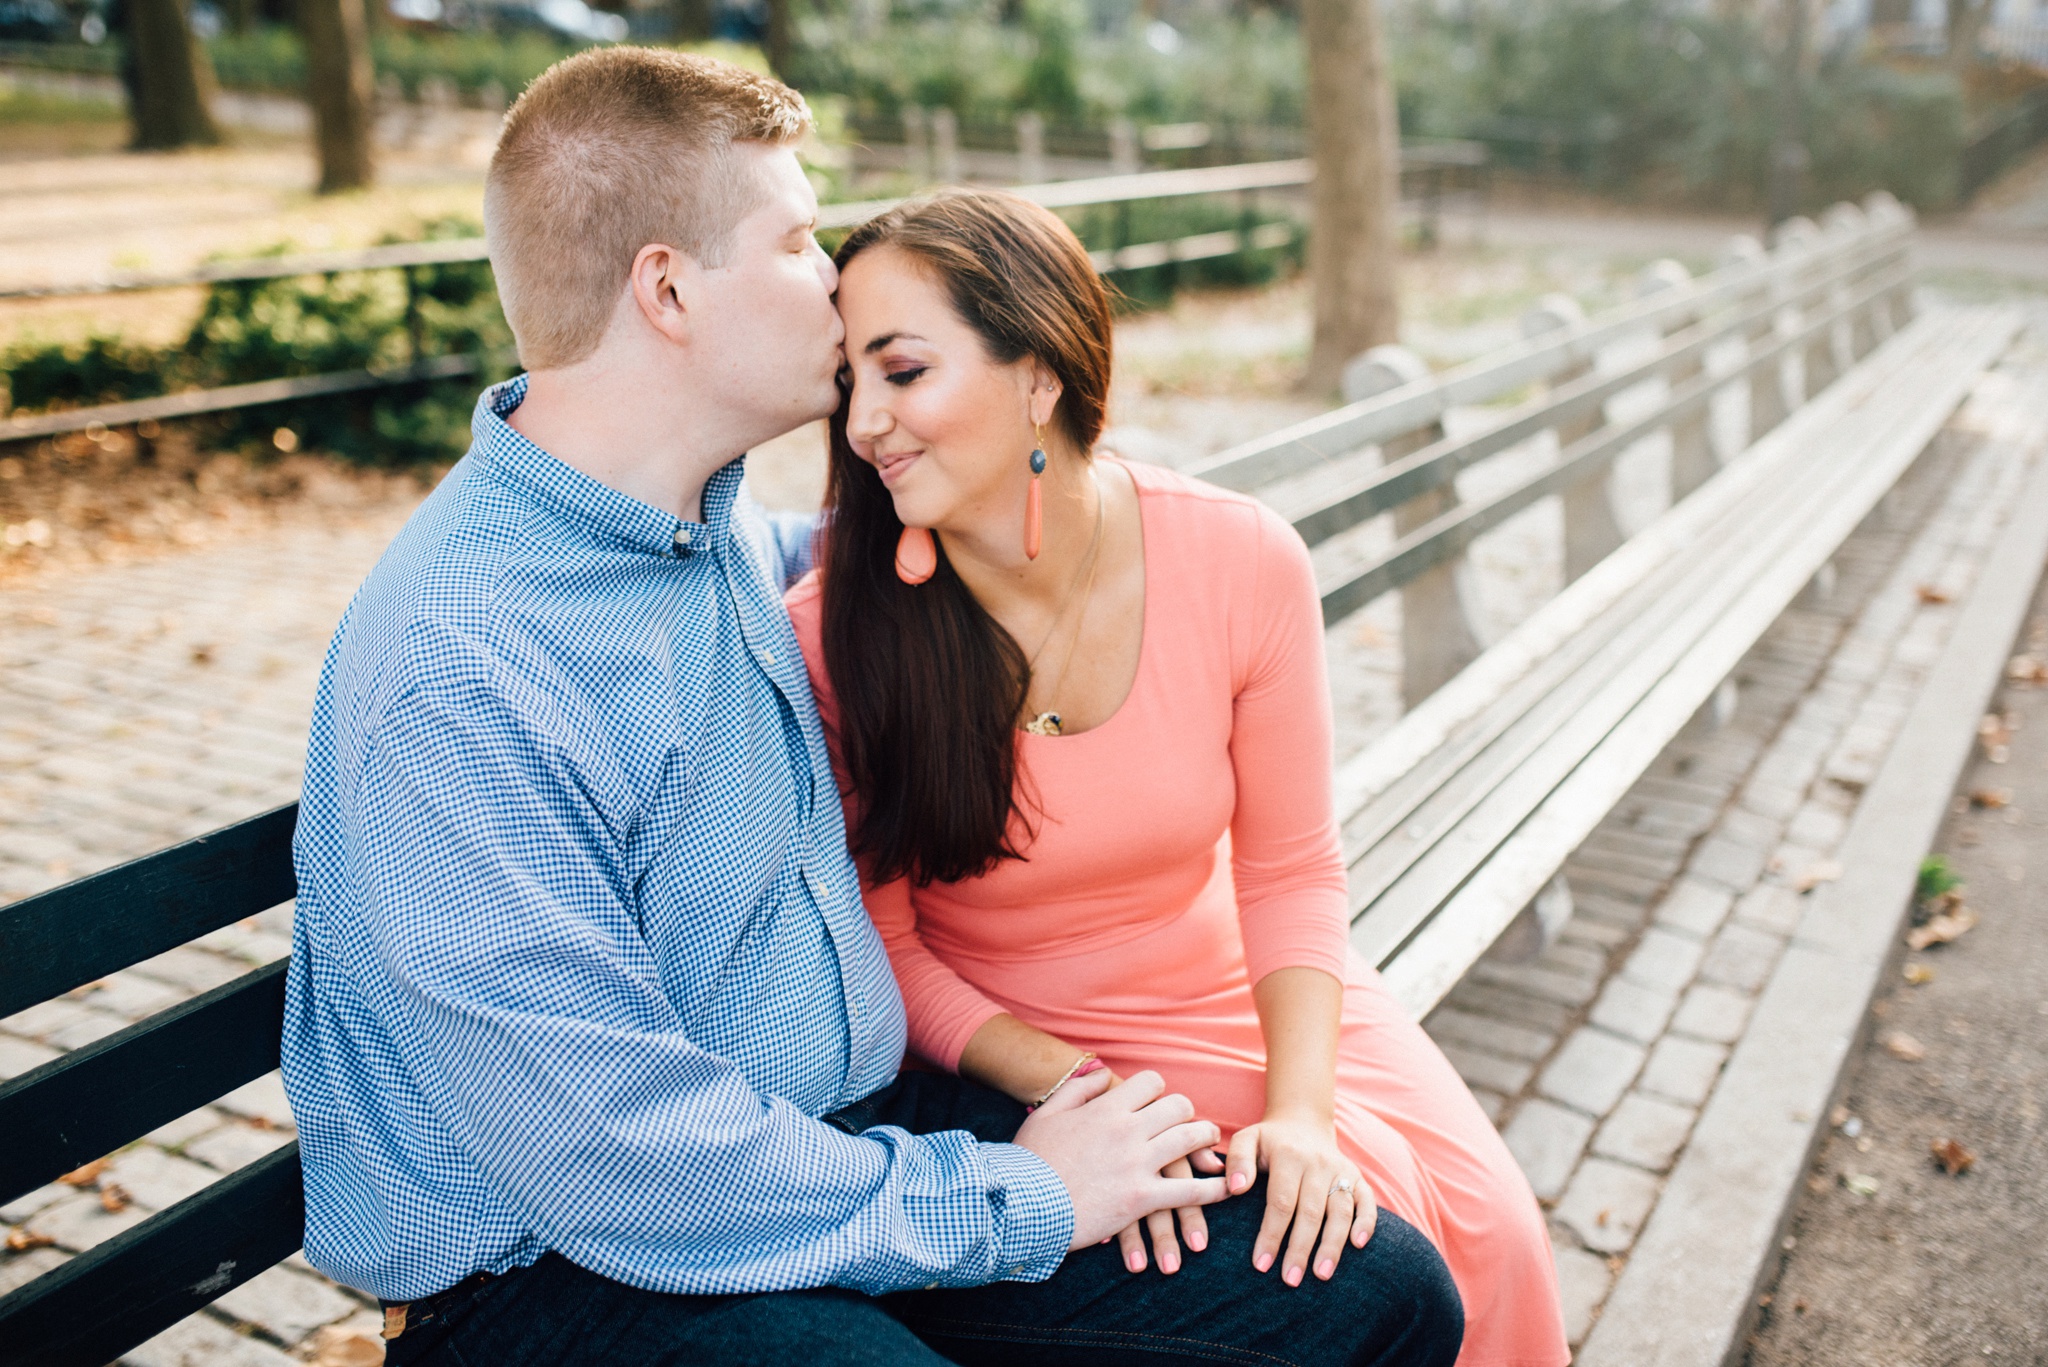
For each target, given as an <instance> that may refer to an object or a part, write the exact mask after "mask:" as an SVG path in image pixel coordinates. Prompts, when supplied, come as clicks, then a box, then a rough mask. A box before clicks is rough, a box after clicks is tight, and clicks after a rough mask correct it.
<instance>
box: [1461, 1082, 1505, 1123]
mask: <svg viewBox="0 0 2048 1367" xmlns="http://www.w3.org/2000/svg"><path fill="white" fill-rule="evenodd" d="M1465 1090H1467V1091H1469V1092H1471V1093H1472V1099H1473V1100H1474V1101H1476V1102H1478V1103H1479V1109H1480V1110H1482V1111H1484V1112H1485V1113H1486V1118H1487V1119H1488V1120H1490V1121H1492V1122H1493V1126H1494V1128H1495V1129H1499V1128H1500V1113H1501V1112H1502V1111H1504V1110H1506V1109H1507V1106H1508V1099H1507V1098H1506V1097H1504V1096H1502V1095H1501V1094H1500V1093H1499V1092H1490V1091H1488V1090H1487V1089H1486V1088H1484V1087H1473V1086H1471V1085H1469V1084H1468V1085H1467V1086H1466V1089H1465Z"/></svg>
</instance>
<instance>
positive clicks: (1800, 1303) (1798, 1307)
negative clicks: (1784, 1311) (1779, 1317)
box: [1792, 1296, 1809, 1315]
mask: <svg viewBox="0 0 2048 1367" xmlns="http://www.w3.org/2000/svg"><path fill="white" fill-rule="evenodd" d="M1808 1308H1809V1307H1808V1306H1807V1303H1806V1297H1804V1296H1800V1297H1798V1298H1797V1299H1796V1300H1794V1301H1793V1302H1792V1313H1793V1314H1795V1315H1803V1314H1805V1313H1806V1312H1807V1309H1808Z"/></svg>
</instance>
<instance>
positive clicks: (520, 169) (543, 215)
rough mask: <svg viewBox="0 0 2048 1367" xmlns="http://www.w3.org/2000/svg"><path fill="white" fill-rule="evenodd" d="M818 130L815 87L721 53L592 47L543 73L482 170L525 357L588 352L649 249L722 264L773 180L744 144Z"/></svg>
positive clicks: (534, 363) (499, 267)
mask: <svg viewBox="0 0 2048 1367" xmlns="http://www.w3.org/2000/svg"><path fill="white" fill-rule="evenodd" d="M810 126H811V112H810V109H809V108H808V107H807V106H806V105H805V104H804V100H803V96H801V95H799V94H797V93H796V92H795V91H794V90H791V89H790V88H789V87H788V86H786V85H784V84H782V82H780V81H778V80H776V79H774V78H773V77H770V76H763V75H760V74H758V73H756V72H752V71H748V70H747V69H746V68H744V67H739V66H734V65H733V64H732V63H730V62H722V61H719V60H718V59H717V58H714V57H703V56H698V55H696V54H693V53H683V52H664V51H659V50H657V49H653V48H641V47H608V48H593V49H591V50H589V51H587V52H581V53H578V54H577V55H576V56H574V57H570V58H567V59H565V60H563V61H560V62H557V63H555V65H553V66H551V67H549V68H548V69H547V70H546V71H544V72H542V73H541V74H540V76H539V78H538V79H536V80H535V81H534V83H533V84H532V85H530V86H528V87H527V88H526V93H525V94H523V95H521V96H520V97H519V99H518V101H517V102H516V103H515V104H513V106H512V110H511V112H510V113H509V114H507V115H506V116H505V128H504V132H503V133H502V135H501V136H500V137H499V139H498V150H497V151H496V152H495V153H494V154H493V155H492V157H491V169H490V172H489V174H488V175H487V176H486V177H485V180H484V231H485V233H486V235H487V236H488V238H489V241H490V251H491V266H492V268H493V269H494V270H495V271H496V273H497V277H498V297H499V299H500V300H501V301H502V302H503V304H504V307H505V318H506V321H507V322H509V323H510V324H511V325H512V335H513V337H515V338H516V339H517V340H518V343H519V357H520V360H521V361H522V362H523V363H524V364H525V365H526V366H527V367H528V368H530V369H545V368H549V367H554V366H565V365H573V364H574V363H576V362H577V361H580V360H582V359H583V358H584V357H586V356H588V355H590V353H591V352H592V351H593V350H595V349H596V347H597V344H598V341H599V339H601V338H602V337H603V336H604V331H605V328H606V327H607V326H608V325H609V323H610V321H611V317H612V312H613V310H614V309H615V308H616V307H617V304H618V299H619V293H620V291H621V290H623V289H624V288H625V287H626V279H627V276H628V274H629V273H630V271H631V269H632V265H633V258H634V257H635V256H637V255H638V254H639V252H640V249H641V248H642V247H644V246H646V245H648V244H649V243H661V244H664V245H666V246H671V247H675V248H678V249H679V250H681V251H684V252H686V253H688V254H689V255H690V256H691V257H692V258H694V259H695V260H696V261H698V262H699V263H700V264H702V265H705V266H710V267H717V266H720V265H723V264H724V262H725V258H726V256H727V255H728V253H730V251H731V249H732V237H733V230H734V228H736V227H737V226H738V224H739V221H740V220H741V219H743V218H745V217H746V216H747V214H749V213H750V212H752V211H753V209H754V208H755V207H756V205H757V204H758V203H759V202H760V198H761V195H762V194H763V192H764V188H765V187H764V186H762V185H761V184H760V183H759V181H758V177H756V176H754V175H752V174H750V173H749V168H747V167H746V166H745V165H744V164H743V163H742V162H741V161H740V160H739V158H737V157H735V156H734V155H733V144H734V143H735V142H758V143H767V144H769V145H771V146H787V145H789V144H790V143H793V142H795V141H796V140H798V139H799V138H801V137H803V135H804V134H805V132H807V131H808V130H809V128H810Z"/></svg>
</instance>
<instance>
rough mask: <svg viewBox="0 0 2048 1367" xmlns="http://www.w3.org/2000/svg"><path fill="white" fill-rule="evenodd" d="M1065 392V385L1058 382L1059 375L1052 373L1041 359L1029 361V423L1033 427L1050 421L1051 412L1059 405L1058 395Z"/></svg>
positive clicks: (1041, 425)
mask: <svg viewBox="0 0 2048 1367" xmlns="http://www.w3.org/2000/svg"><path fill="white" fill-rule="evenodd" d="M1065 392H1066V386H1065V385H1063V384H1061V383H1060V377H1059V376H1057V375H1055V374H1053V373H1052V371H1051V370H1050V369H1049V368H1047V366H1046V365H1045V363H1044V362H1043V361H1033V362H1032V363H1031V400H1030V405H1029V406H1030V410H1031V425H1032V426H1033V427H1043V426H1045V425H1046V424H1047V423H1049V422H1051V421H1052V415H1053V413H1054V412H1055V411H1056V410H1057V409H1058V408H1059V406H1060V395H1062V394H1064V393H1065Z"/></svg>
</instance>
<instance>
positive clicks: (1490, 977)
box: [1466, 959, 1600, 1009]
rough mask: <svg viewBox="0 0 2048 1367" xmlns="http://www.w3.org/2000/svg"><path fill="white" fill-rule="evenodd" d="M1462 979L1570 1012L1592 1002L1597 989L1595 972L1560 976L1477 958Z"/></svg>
mask: <svg viewBox="0 0 2048 1367" xmlns="http://www.w3.org/2000/svg"><path fill="white" fill-rule="evenodd" d="M1466 976H1467V977H1468V978H1474V979H1477V980H1478V981H1480V982H1483V983H1492V984H1494V985H1495V986H1497V987H1510V988H1514V989H1517V990H1518V991H1521V992H1525V993H1527V994H1528V995H1529V996H1532V997H1538V998H1541V999H1543V1000H1545V1001H1550V1002H1555V1003H1556V1004H1558V1005H1559V1006H1566V1007H1571V1008H1574V1009H1576V1008H1578V1007H1581V1006H1584V1005H1585V1004H1586V1003H1587V1002H1589V1001H1591V1000H1593V994H1594V993H1595V992H1598V991H1599V990H1600V975H1599V974H1598V973H1564V972H1559V971H1558V970H1556V969H1550V968H1544V967H1542V966H1541V965H1538V964H1502V963H1494V962H1492V961H1490V960H1487V959H1481V960H1480V961H1479V962H1478V963H1476V964H1474V965H1473V966H1472V970H1471V972H1470V973H1468V974H1467V975H1466Z"/></svg>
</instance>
